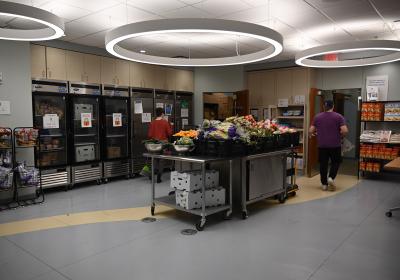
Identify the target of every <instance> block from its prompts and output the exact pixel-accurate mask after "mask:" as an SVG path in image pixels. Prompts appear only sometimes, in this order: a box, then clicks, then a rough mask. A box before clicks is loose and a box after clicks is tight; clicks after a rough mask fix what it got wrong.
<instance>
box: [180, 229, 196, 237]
mask: <svg viewBox="0 0 400 280" xmlns="http://www.w3.org/2000/svg"><path fill="white" fill-rule="evenodd" d="M181 233H182V234H183V235H195V234H196V233H197V230H195V229H191V228H188V229H183V230H181Z"/></svg>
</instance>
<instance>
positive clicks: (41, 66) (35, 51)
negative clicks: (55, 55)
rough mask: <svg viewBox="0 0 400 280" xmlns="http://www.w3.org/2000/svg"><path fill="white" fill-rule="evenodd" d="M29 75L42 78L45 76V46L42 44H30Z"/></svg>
mask: <svg viewBox="0 0 400 280" xmlns="http://www.w3.org/2000/svg"><path fill="white" fill-rule="evenodd" d="M31 77H32V78H42V79H45V78H46V77H47V71H46V47H44V46H39V45H32V46H31Z"/></svg>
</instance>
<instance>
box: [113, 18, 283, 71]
mask: <svg viewBox="0 0 400 280" xmlns="http://www.w3.org/2000/svg"><path fill="white" fill-rule="evenodd" d="M175 32H182V33H185V32H186V33H197V32H199V33H201V32H207V33H216V34H231V35H239V36H247V37H251V38H255V39H259V40H262V41H264V42H267V43H269V44H270V45H271V46H269V47H268V48H266V49H265V50H261V51H258V52H254V53H250V54H245V55H238V56H231V57H219V58H170V57H163V56H153V55H147V54H142V53H137V52H134V51H131V50H128V49H125V48H123V47H121V46H119V45H118V44H119V43H121V42H122V41H124V40H127V39H131V38H135V37H139V36H144V35H154V34H165V33H175ZM282 42H283V38H282V35H281V34H279V33H278V32H276V31H274V30H272V29H270V28H267V27H264V26H261V25H257V24H252V23H247V22H240V21H233V20H223V19H194V18H191V19H161V20H150V21H143V22H138V23H131V24H127V25H123V26H120V27H117V28H115V29H113V30H110V31H109V32H107V34H106V37H105V44H106V49H107V51H108V52H109V53H110V54H112V55H114V56H116V57H119V58H122V59H127V60H132V61H137V62H143V63H149V64H157V65H169V66H222V65H235V64H245V63H250V62H256V61H260V60H265V59H268V58H271V57H274V56H276V55H278V54H280V53H281V52H282V49H283V47H282Z"/></svg>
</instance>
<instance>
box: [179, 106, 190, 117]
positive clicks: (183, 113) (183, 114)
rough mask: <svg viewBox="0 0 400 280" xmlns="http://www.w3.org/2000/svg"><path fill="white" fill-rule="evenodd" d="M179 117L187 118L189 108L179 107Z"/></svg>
mask: <svg viewBox="0 0 400 280" xmlns="http://www.w3.org/2000/svg"><path fill="white" fill-rule="evenodd" d="M181 117H182V118H188V117H189V109H187V108H182V109H181Z"/></svg>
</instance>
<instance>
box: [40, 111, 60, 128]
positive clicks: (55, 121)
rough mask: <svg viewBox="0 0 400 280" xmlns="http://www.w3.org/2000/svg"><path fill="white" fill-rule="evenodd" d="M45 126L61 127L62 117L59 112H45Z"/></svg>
mask: <svg viewBox="0 0 400 280" xmlns="http://www.w3.org/2000/svg"><path fill="white" fill-rule="evenodd" d="M43 128H44V129H50V128H60V119H59V117H58V115H57V114H45V115H44V116H43Z"/></svg>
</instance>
